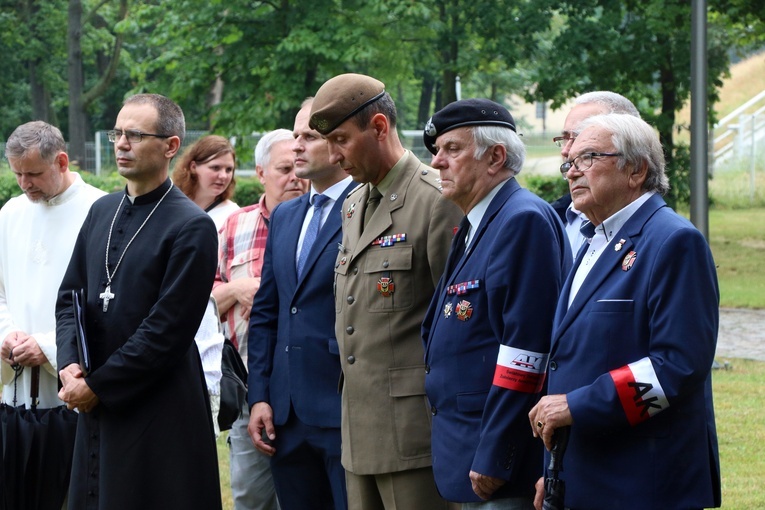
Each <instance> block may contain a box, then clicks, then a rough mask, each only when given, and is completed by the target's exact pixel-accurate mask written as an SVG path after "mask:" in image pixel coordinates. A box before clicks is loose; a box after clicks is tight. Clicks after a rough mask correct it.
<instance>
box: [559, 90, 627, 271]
mask: <svg viewBox="0 0 765 510" xmlns="http://www.w3.org/2000/svg"><path fill="white" fill-rule="evenodd" d="M605 113H623V114H626V115H632V116H633V117H637V118H640V112H638V109H637V108H636V107H635V105H634V104H632V101H630V100H629V99H627V98H626V97H624V96H622V95H621V94H617V93H616V92H611V91H608V90H596V91H593V92H586V93H584V94H582V95H581V96H579V97H577V98H576V99H575V100H574V106H573V107H572V108H571V111H569V113H568V115H567V116H566V120H565V122H564V124H563V131H562V133H561V136H556V137H555V138H553V142H555V144H556V145H557V146H558V147H560V155H561V157H562V158H563V160H564V161H565V160H566V159H568V154H569V150H570V149H571V144H572V143H573V142H574V140H575V139H576V134H577V131H578V129H579V124H581V123H582V121H584V120H585V119H587V118H588V117H592V116H593V115H602V114H605ZM552 206H553V209H555V211H556V212H557V213H558V215H559V216H560V219H561V220H562V221H563V225H565V227H566V234H567V235H568V239H569V242H570V244H571V254H572V255H573V256H574V257H576V254H577V252H578V251H579V249H580V248H581V247H582V245H583V244H584V241H585V236H584V235H583V234H582V233H581V232H580V231H579V229H580V228H581V227H582V223H583V222H585V221H587V217H586V216H585V215H584V214H583V213H581V212H580V211H577V210H576V208H575V207H574V204H572V203H571V194H569V193H566V194H565V195H563V196H562V197H560V198H559V199H558V200H556V201H555V202H553V203H552Z"/></svg>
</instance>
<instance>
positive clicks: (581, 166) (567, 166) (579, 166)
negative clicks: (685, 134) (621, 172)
mask: <svg viewBox="0 0 765 510" xmlns="http://www.w3.org/2000/svg"><path fill="white" fill-rule="evenodd" d="M623 155H624V154H622V153H621V152H585V153H583V154H580V155H578V156H577V157H575V158H574V159H571V160H568V161H565V162H564V163H563V164H562V165H561V166H560V173H561V174H563V178H564V179H565V178H566V174H567V173H568V171H569V170H571V167H572V166H573V167H574V168H576V170H577V171H578V172H584V171H585V170H588V169H589V168H590V167H591V166H592V160H593V158H608V157H614V158H617V157H621V156H623ZM577 160H579V163H577V162H576V161H577Z"/></svg>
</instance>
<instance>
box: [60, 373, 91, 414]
mask: <svg viewBox="0 0 765 510" xmlns="http://www.w3.org/2000/svg"><path fill="white" fill-rule="evenodd" d="M58 375H59V378H60V379H61V390H60V391H59V392H58V398H60V399H61V400H63V401H64V402H65V403H66V407H67V408H69V409H77V410H79V411H80V412H84V413H87V412H90V411H92V410H93V408H95V407H96V406H97V405H98V402H99V400H98V397H97V396H96V394H95V393H93V390H91V389H90V386H88V383H87V382H85V378H84V377H83V376H82V370H81V369H80V366H79V365H77V364H76V363H72V364H71V365H67V366H66V367H65V368H63V369H62V370H60V371H59V373H58Z"/></svg>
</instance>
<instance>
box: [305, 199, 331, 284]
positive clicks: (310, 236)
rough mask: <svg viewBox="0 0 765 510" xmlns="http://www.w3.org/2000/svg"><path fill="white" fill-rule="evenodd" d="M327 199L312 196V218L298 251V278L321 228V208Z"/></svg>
mask: <svg viewBox="0 0 765 510" xmlns="http://www.w3.org/2000/svg"><path fill="white" fill-rule="evenodd" d="M327 200H329V197H328V196H326V195H318V194H317V195H314V196H313V216H312V217H311V221H310V222H308V229H307V230H306V231H305V237H304V238H303V247H302V248H301V249H300V256H299V257H298V263H297V274H298V278H300V276H301V275H302V274H303V267H304V266H305V261H306V260H307V259H308V254H309V253H310V252H311V247H312V246H313V243H314V242H316V237H317V236H318V235H319V229H320V228H321V208H322V207H324V204H326V203H327Z"/></svg>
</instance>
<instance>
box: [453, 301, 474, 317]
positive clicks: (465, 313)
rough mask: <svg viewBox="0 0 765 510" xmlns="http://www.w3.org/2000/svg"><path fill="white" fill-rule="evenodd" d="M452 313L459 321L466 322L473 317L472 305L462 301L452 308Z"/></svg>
mask: <svg viewBox="0 0 765 510" xmlns="http://www.w3.org/2000/svg"><path fill="white" fill-rule="evenodd" d="M454 313H455V315H457V318H458V319H459V320H461V321H466V320H468V319H469V318H470V316H471V315H473V305H471V304H470V301H467V300H466V299H463V300H462V301H460V302H459V303H457V306H455V307H454Z"/></svg>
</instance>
